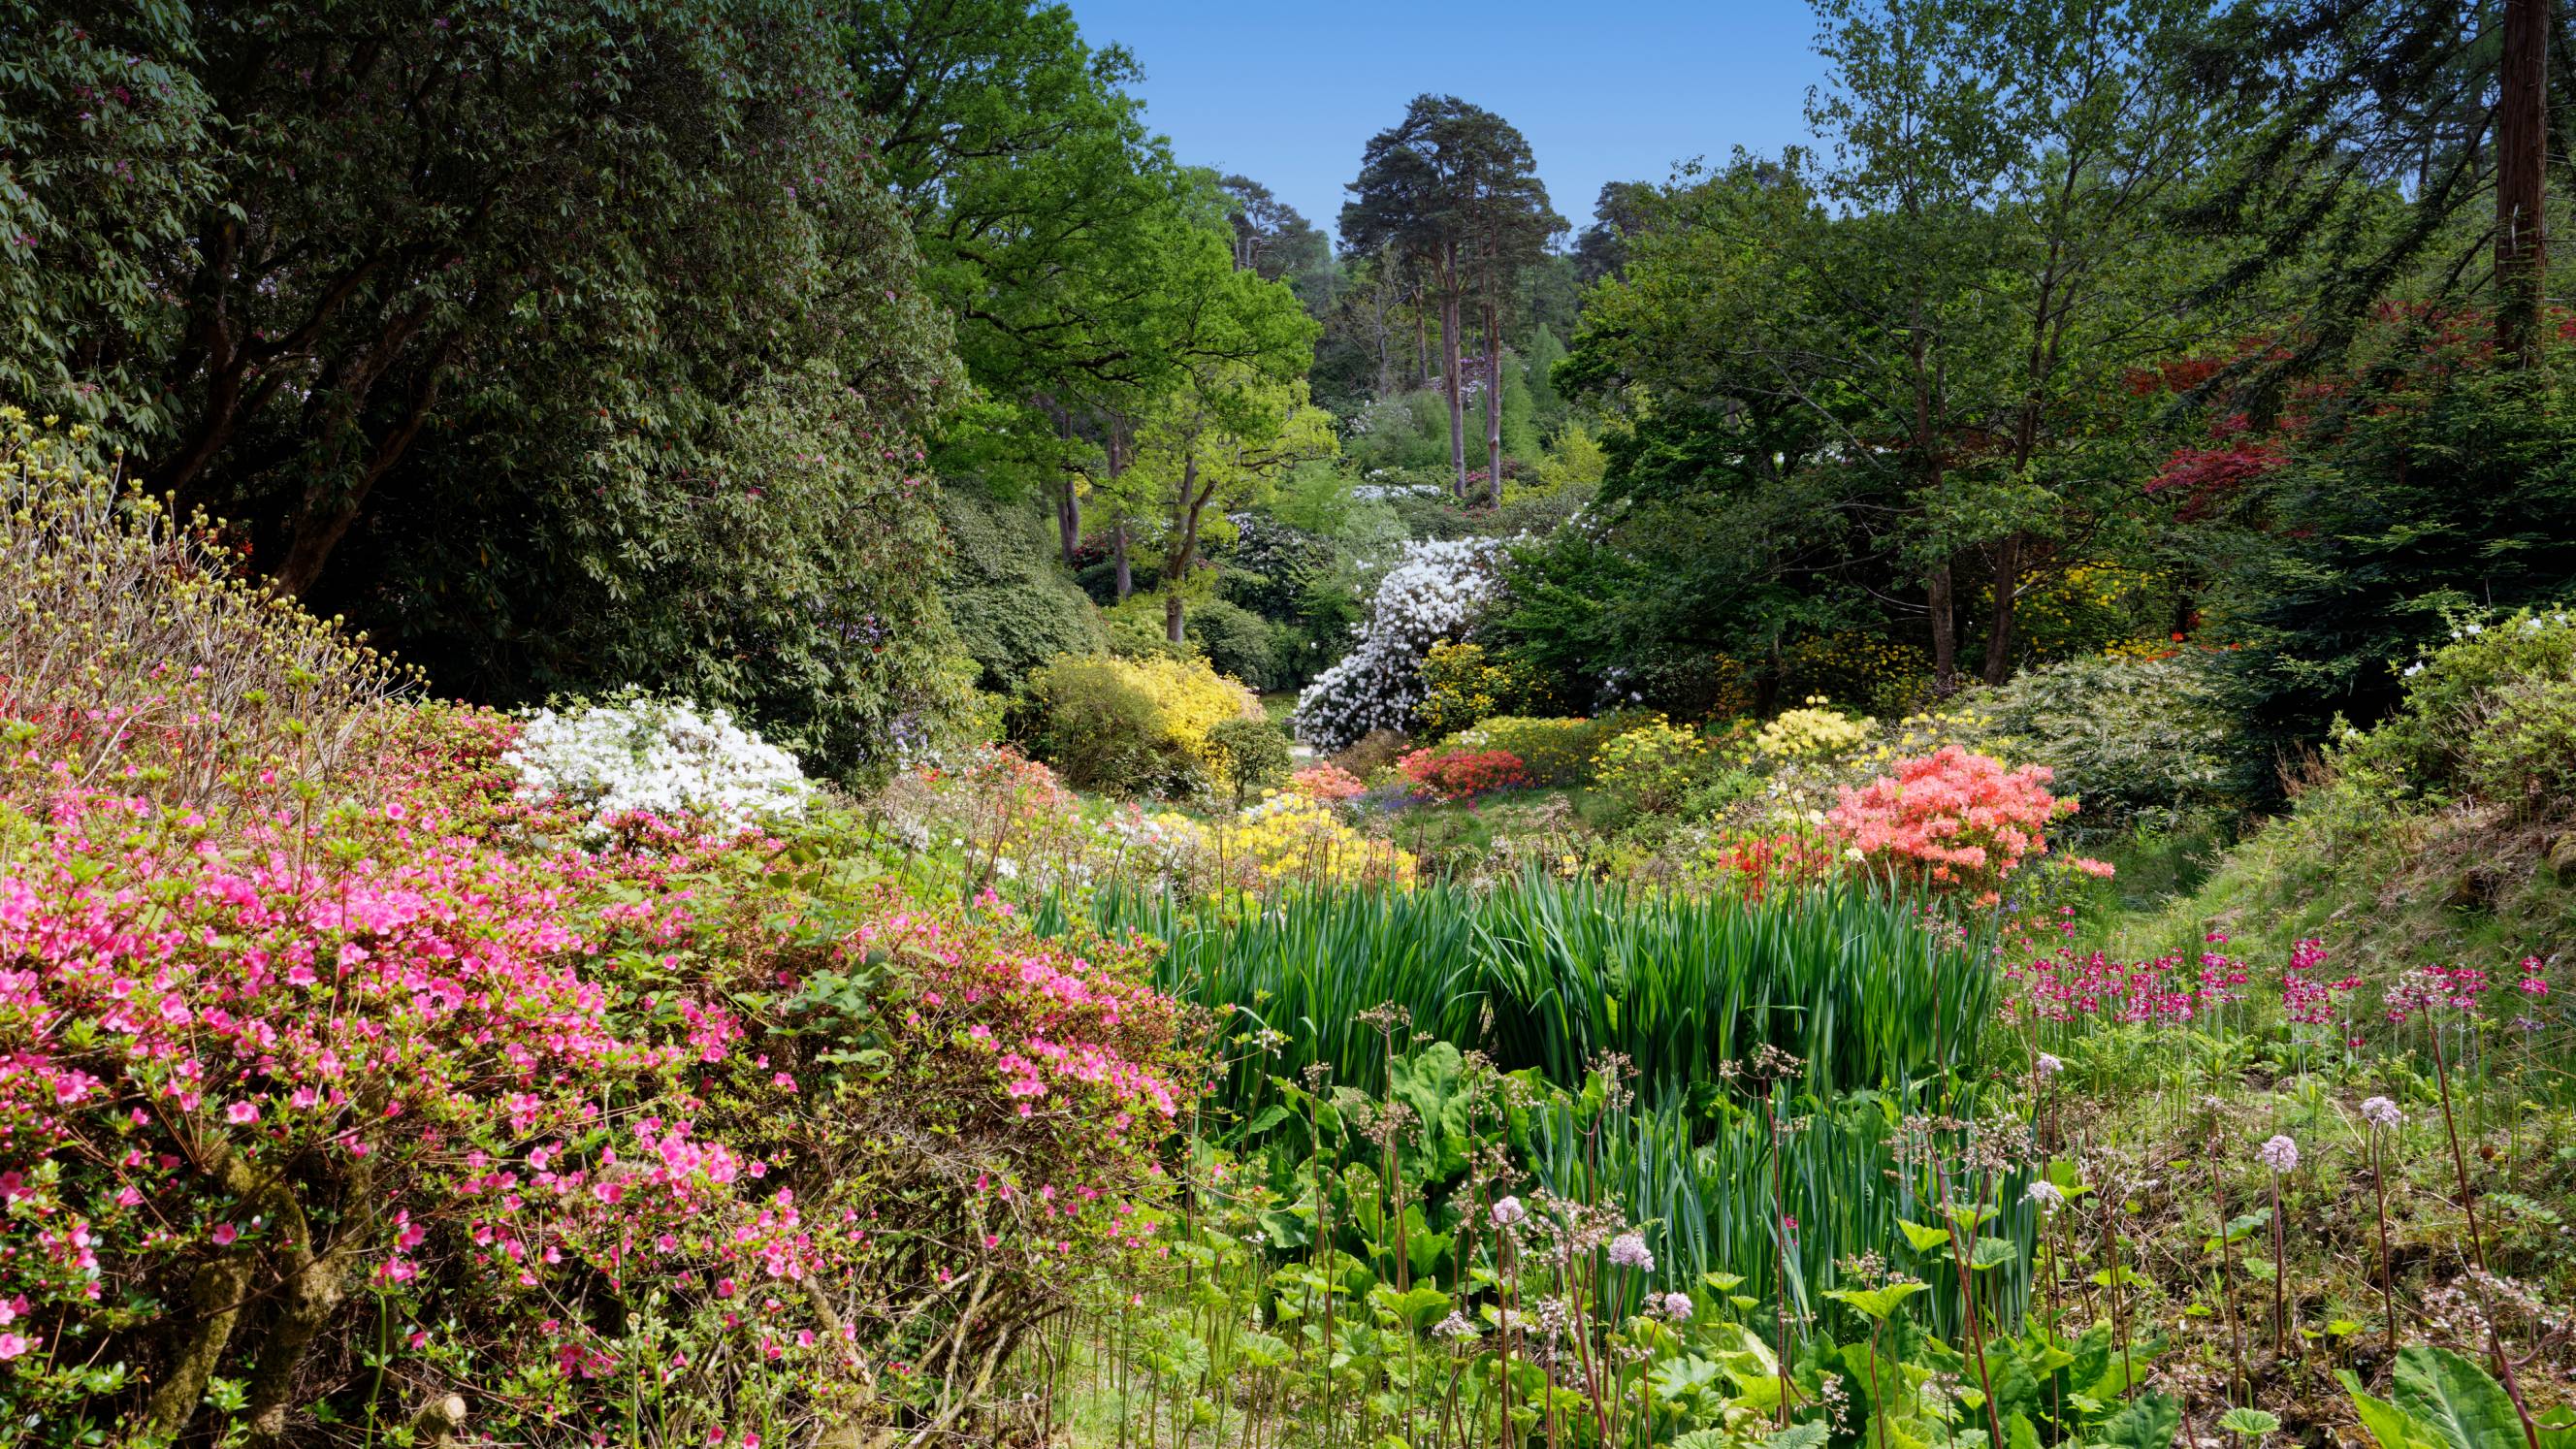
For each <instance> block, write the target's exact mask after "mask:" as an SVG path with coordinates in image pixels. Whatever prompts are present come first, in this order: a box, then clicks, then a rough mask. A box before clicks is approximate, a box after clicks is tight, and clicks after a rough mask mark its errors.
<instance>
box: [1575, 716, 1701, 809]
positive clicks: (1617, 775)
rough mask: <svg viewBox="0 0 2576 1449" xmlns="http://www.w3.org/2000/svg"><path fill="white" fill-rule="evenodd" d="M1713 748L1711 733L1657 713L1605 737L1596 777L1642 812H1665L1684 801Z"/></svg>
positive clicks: (1595, 766) (1595, 758)
mask: <svg viewBox="0 0 2576 1449" xmlns="http://www.w3.org/2000/svg"><path fill="white" fill-rule="evenodd" d="M1709 749H1710V746H1709V742H1708V738H1707V736H1705V735H1702V734H1701V733H1700V732H1699V731H1697V730H1695V729H1691V728H1688V727H1687V726H1683V725H1676V724H1674V723H1672V722H1671V721H1669V720H1666V719H1665V718H1664V717H1663V716H1661V715H1657V716H1655V717H1654V718H1652V719H1651V720H1649V721H1647V722H1646V723H1645V724H1642V725H1640V726H1638V727H1637V728H1635V729H1631V730H1626V731H1623V732H1621V733H1620V734H1618V735H1615V736H1613V737H1612V738H1611V739H1610V740H1608V741H1607V742H1606V743H1604V744H1603V745H1602V746H1601V749H1600V751H1599V752H1598V753H1597V754H1595V755H1594V756H1593V757H1592V771H1593V778H1594V780H1595V781H1596V782H1597V783H1598V784H1599V785H1600V786H1601V788H1602V789H1604V790H1607V791H1609V792H1610V793H1611V794H1614V795H1617V796H1618V797H1619V798H1621V799H1622V800H1624V801H1626V802H1627V803H1628V806H1629V808H1631V809H1633V810H1635V811H1637V812H1638V813H1639V814H1641V815H1660V814H1664V813H1666V812H1668V811H1670V810H1672V809H1673V808H1674V807H1676V806H1678V805H1679V804H1681V800H1682V796H1683V795H1684V794H1686V793H1687V792H1688V791H1689V789H1690V787H1691V784H1692V782H1693V781H1695V780H1696V779H1697V778H1698V777H1699V775H1700V773H1701V772H1702V771H1703V770H1704V769H1705V768H1706V766H1707V765H1708V763H1709Z"/></svg>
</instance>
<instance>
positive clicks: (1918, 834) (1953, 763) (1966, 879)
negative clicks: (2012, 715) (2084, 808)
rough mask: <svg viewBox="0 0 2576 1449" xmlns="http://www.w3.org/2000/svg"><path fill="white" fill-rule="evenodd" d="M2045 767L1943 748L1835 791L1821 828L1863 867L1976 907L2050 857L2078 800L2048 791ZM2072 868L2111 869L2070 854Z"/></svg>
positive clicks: (2093, 871) (2106, 872) (2092, 872)
mask: <svg viewBox="0 0 2576 1449" xmlns="http://www.w3.org/2000/svg"><path fill="white" fill-rule="evenodd" d="M2048 781H2049V771H2048V767H2047V766H2045V765H2023V766H2021V767H2019V768H2018V769H2015V768H2008V767H2007V766H2005V765H2004V763H2003V762H2002V761H2000V760H1997V759H1995V758H1993V757H1992V756H1990V755H1980V754H1975V753H1972V752H1970V751H1968V750H1964V749H1961V748H1960V747H1959V746H1957V745H1945V746H1943V747H1942V748H1941V749H1939V750H1937V751H1935V752H1933V753H1932V754H1929V755H1918V756H1914V757H1911V758H1906V759H1900V760H1898V761H1896V762H1895V764H1894V765H1893V766H1891V767H1890V768H1889V770H1888V772H1887V773H1886V774H1883V775H1881V776H1879V777H1878V778H1877V779H1875V780H1872V781H1870V782H1869V783H1868V784H1866V785H1863V786H1861V787H1860V788H1858V789H1854V788H1852V787H1850V786H1848V785H1846V786H1844V787H1842V790H1841V792H1840V798H1839V802H1838V803H1837V804H1836V805H1835V806H1834V808H1833V809H1832V810H1831V811H1830V812H1828V813H1827V815H1826V823H1827V824H1828V825H1829V826H1830V827H1831V829H1832V830H1833V832H1834V835H1835V837H1836V839H1837V840H1839V841H1840V842H1841V843H1842V845H1843V846H1844V847H1845V849H1846V850H1848V851H1850V852H1852V853H1854V854H1856V855H1857V856H1858V857H1859V858H1860V859H1861V860H1862V861H1864V862H1866V863H1868V864H1870V865H1873V866H1877V867H1880V868H1883V869H1887V870H1889V871H1892V872H1893V873H1894V874H1895V875H1896V876H1897V877H1898V878H1899V879H1902V880H1907V881H1920V882H1926V883H1928V884H1930V885H1931V886H1932V887H1933V888H1935V889H1937V890H1941V891H1943V892H1956V893H1958V894H1961V895H1964V896H1966V897H1968V898H1969V899H1970V900H1972V901H1974V902H1975V903H1977V904H1979V905H1991V904H1993V903H1994V902H1995V901H1997V900H1999V899H2000V898H2001V887H2002V885H2003V883H2004V882H2005V880H2006V879H2008V878H2009V877H2011V876H2012V875H2013V874H2014V873H2015V872H2016V871H2018V870H2020V869H2021V868H2022V867H2023V866H2024V865H2026V864H2028V863H2030V862H2031V861H2034V860H2036V859H2038V858H2039V857H2040V856H2041V855H2042V854H2044V853H2046V851H2047V850H2048V834H2047V832H2048V826H2049V824H2050V823H2051V822H2052V821H2055V820H2057V819H2059V818H2060V817H2062V816H2067V815H2072V814H2074V813H2075V809H2076V802H2075V801H2073V800H2071V799H2061V798H2059V797H2057V796H2055V795H2051V794H2050V793H2049V792H2048ZM2068 864H2069V865H2070V866H2072V867H2073V868H2075V869H2077V870H2080V871H2083V872H2085V873H2087V874H2090V875H2097V876H2108V875H2109V874H2110V873H2111V867H2110V866H2108V865H2105V864H2104V863H2102V862H2101V861H2098V860H2089V859H2084V858H2081V857H2077V858H2074V859H2071V860H2069V861H2068Z"/></svg>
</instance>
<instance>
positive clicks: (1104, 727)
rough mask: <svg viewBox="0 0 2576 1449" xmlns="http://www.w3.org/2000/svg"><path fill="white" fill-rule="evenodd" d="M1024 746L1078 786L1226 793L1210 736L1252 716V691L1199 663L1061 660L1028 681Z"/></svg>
mask: <svg viewBox="0 0 2576 1449" xmlns="http://www.w3.org/2000/svg"><path fill="white" fill-rule="evenodd" d="M1028 695H1029V704H1030V706H1031V707H1032V708H1033V709H1034V711H1035V727H1034V728H1033V730H1032V731H1031V743H1032V744H1033V745H1034V746H1035V747H1036V750H1037V753H1038V754H1039V755H1041V756H1042V757H1044V758H1045V759H1046V760H1047V761H1048V763H1050V764H1052V765H1054V766H1055V768H1056V769H1057V771H1058V772H1059V773H1061V774H1062V775H1063V776H1064V779H1065V782H1066V783H1067V784H1070V785H1072V786H1074V787H1075V788H1077V789H1087V790H1098V789H1106V790H1114V791H1119V792H1122V793H1128V794H1163V795H1175V796H1189V795H1200V794H1204V793H1207V792H1209V791H1211V790H1213V791H1218V792H1222V791H1225V790H1227V789H1230V788H1231V787H1232V781H1231V780H1230V779H1229V778H1228V777H1227V773H1226V765H1225V758H1224V754H1223V752H1222V751H1219V750H1217V749H1216V748H1214V747H1213V745H1212V744H1211V743H1210V741H1209V734H1210V732H1211V731H1213V730H1214V729H1215V728H1216V727H1217V726H1218V725H1220V724H1223V723H1225V722H1226V721H1227V720H1231V719H1240V718H1246V717H1251V718H1258V717H1259V716H1260V710H1261V706H1260V702H1259V701H1258V700H1256V699H1255V698H1254V697H1253V694H1252V691H1251V690H1248V689H1246V688H1244V687H1243V686H1242V685H1240V684H1237V683H1235V682H1234V681H1233V680H1231V679H1228V678H1226V677H1225V676H1223V675H1221V674H1219V673H1217V672H1216V671H1215V670H1213V669H1210V668H1209V667H1208V666H1207V663H1206V661H1204V660H1201V659H1196V658H1188V659H1179V658H1173V657H1170V656H1168V655H1157V656H1154V657H1151V658H1146V659H1118V658H1113V657H1110V656H1107V655H1090V656H1070V655H1069V656H1066V657H1063V658H1059V659H1057V660H1056V661H1055V662H1054V663H1052V664H1049V665H1047V666H1046V667H1044V668H1042V669H1040V670H1038V671H1037V672H1036V673H1034V674H1032V675H1030V676H1029V689H1028Z"/></svg>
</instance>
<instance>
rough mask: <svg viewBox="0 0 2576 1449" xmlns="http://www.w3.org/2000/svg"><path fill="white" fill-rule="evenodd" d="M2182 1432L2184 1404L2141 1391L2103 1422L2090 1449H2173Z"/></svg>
mask: <svg viewBox="0 0 2576 1449" xmlns="http://www.w3.org/2000/svg"><path fill="white" fill-rule="evenodd" d="M2181 1431H2182V1405H2181V1404H2180V1403H2179V1402H2177V1401H2175V1400H2174V1399H2172V1398H2169V1397H2167V1396H2166V1395H2163V1394H2140V1395H2138V1397H2136V1398H2135V1399H2132V1400H2130V1401H2129V1406H2128V1407H2127V1408H2125V1409H2122V1410H2121V1411H2120V1412H2118V1413H2116V1414H2113V1415H2112V1416H2111V1417H2110V1418H2109V1419H2106V1420H2104V1421H2103V1424H2102V1427H2101V1428H2099V1429H2097V1430H2095V1431H2094V1434H2093V1440H2092V1444H2091V1445H2090V1446H2088V1449H2173V1441H2174V1435H2175V1434H2177V1433H2180V1432H2181Z"/></svg>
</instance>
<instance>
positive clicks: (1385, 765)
mask: <svg viewBox="0 0 2576 1449" xmlns="http://www.w3.org/2000/svg"><path fill="white" fill-rule="evenodd" d="M1411 744H1412V742H1411V741H1409V740H1407V739H1406V738H1405V737H1404V732H1403V731H1402V730H1370V731H1369V732H1368V733H1367V734H1364V735H1362V736H1360V737H1359V738H1358V739H1356V740H1353V741H1351V742H1350V744H1349V745H1347V746H1345V747H1344V748H1342V749H1339V750H1336V751H1334V752H1333V756H1332V759H1331V760H1330V762H1329V763H1330V764H1331V765H1332V766H1333V767H1334V768H1335V769H1337V770H1340V771H1342V772H1343V773H1344V774H1347V775H1350V776H1351V777H1353V778H1354V779H1359V780H1367V779H1369V778H1370V777H1372V776H1374V775H1376V774H1377V773H1379V772H1380V771H1382V770H1391V769H1393V768H1395V762H1396V760H1397V759H1399V758H1401V757H1402V756H1403V755H1404V753H1405V752H1406V751H1407V750H1408V749H1409V748H1411Z"/></svg>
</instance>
